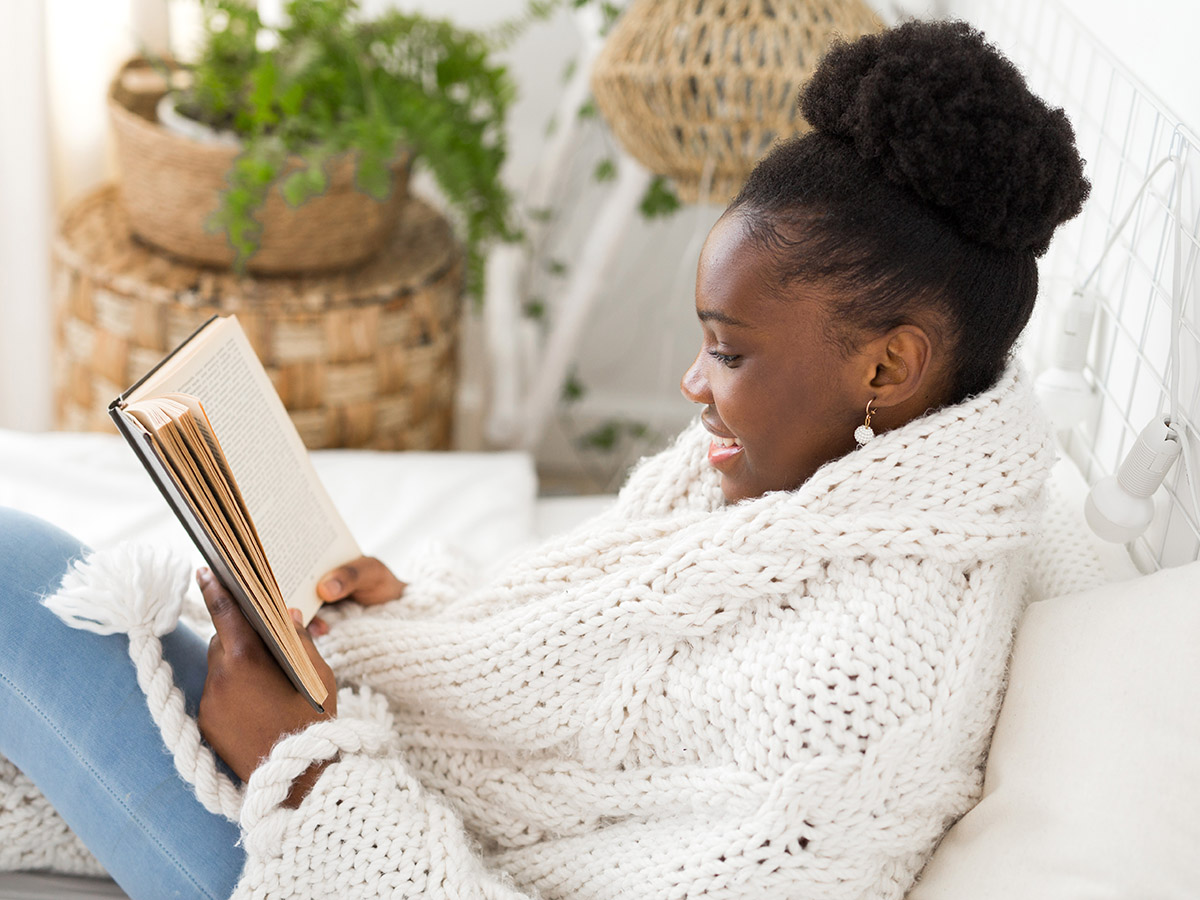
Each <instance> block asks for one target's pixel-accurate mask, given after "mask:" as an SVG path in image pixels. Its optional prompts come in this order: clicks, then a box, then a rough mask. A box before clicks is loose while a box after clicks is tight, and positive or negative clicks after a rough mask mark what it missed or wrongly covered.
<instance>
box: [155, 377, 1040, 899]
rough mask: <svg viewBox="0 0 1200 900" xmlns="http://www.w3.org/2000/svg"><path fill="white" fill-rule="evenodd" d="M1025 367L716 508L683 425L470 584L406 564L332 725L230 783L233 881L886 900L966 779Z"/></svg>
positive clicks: (1012, 566) (261, 890)
mask: <svg viewBox="0 0 1200 900" xmlns="http://www.w3.org/2000/svg"><path fill="white" fill-rule="evenodd" d="M1024 381H1025V380H1024V379H1023V378H1021V377H1018V376H1016V375H1014V374H1013V373H1011V372H1010V373H1009V374H1007V375H1006V376H1005V377H1004V378H1003V379H1002V380H1001V382H1000V383H999V384H998V385H997V386H996V387H995V388H994V389H992V390H991V391H989V392H987V393H985V394H983V395H980V396H979V397H976V398H973V399H971V400H968V401H967V402H965V403H963V404H960V405H958V406H955V407H951V408H948V409H944V410H941V411H937V412H934V413H931V414H929V415H928V416H926V417H924V418H922V419H920V420H918V421H915V422H913V423H910V424H909V425H907V426H905V427H904V428H901V429H897V430H895V431H892V432H888V433H885V434H883V435H881V436H879V437H877V438H876V439H875V440H874V441H872V442H871V443H870V444H868V445H867V446H866V447H865V448H863V449H860V450H858V451H855V452H854V453H851V454H849V455H848V456H846V457H844V458H842V459H840V460H836V461H834V462H832V463H830V464H828V465H827V466H825V467H823V468H822V469H821V470H819V471H818V472H817V473H816V474H815V475H814V476H813V477H812V478H811V479H810V480H809V481H808V482H807V483H806V484H804V485H803V486H802V487H801V488H799V489H798V490H796V491H793V492H779V493H772V494H768V495H766V496H763V497H761V498H758V499H755V500H751V501H746V502H743V503H740V504H737V505H732V506H726V505H723V503H722V501H721V495H720V490H719V485H718V480H717V478H716V476H715V473H714V472H713V471H712V469H711V468H710V467H709V466H708V464H707V462H706V459H705V452H706V449H707V445H708V438H707V435H706V434H705V433H704V432H703V431H702V430H701V429H699V428H698V427H693V428H691V429H689V430H688V431H686V432H685V433H684V434H683V435H682V436H681V437H680V439H679V440H678V441H677V442H676V443H675V445H674V446H672V447H671V448H669V449H668V450H666V451H664V452H663V453H662V454H660V455H658V456H656V457H654V458H652V459H650V460H647V461H645V462H644V463H643V464H642V465H641V466H640V467H639V468H638V469H637V470H636V471H635V473H634V474H633V475H632V476H631V478H630V480H629V482H628V484H627V485H626V487H625V489H624V490H623V491H622V493H621V496H620V499H619V501H618V503H617V505H616V507H615V508H614V509H613V510H612V511H611V512H610V513H608V514H606V515H604V516H602V517H601V518H599V519H597V520H595V521H593V522H591V523H588V524H587V525H585V526H582V527H580V528H579V529H577V530H576V531H574V532H573V533H571V534H568V535H565V536H563V537H561V538H559V539H557V540H554V541H552V542H551V543H549V544H547V545H545V546H543V547H541V548H540V549H538V550H536V551H534V552H532V553H530V554H528V555H526V556H524V557H523V558H521V559H519V560H517V561H515V562H514V563H513V564H512V565H511V566H510V567H509V568H508V569H507V571H506V572H505V573H504V574H503V576H502V577H501V578H500V579H498V580H496V581H493V582H492V583H490V584H488V585H487V586H484V587H480V588H476V589H474V590H468V589H467V588H466V587H465V586H464V583H463V581H462V572H461V570H460V569H456V568H454V567H452V566H445V567H436V566H433V565H430V564H429V560H426V561H425V565H424V566H423V568H424V570H425V571H424V577H423V578H421V579H420V580H414V581H413V582H412V583H411V584H410V587H409V590H408V593H407V596H406V597H405V598H404V599H403V600H401V601H398V602H395V603H392V604H388V605H386V606H383V607H375V608H371V609H362V608H355V607H351V608H349V609H347V610H345V611H340V612H338V613H337V614H336V618H337V621H336V622H335V624H334V627H333V629H332V631H331V633H330V634H329V636H328V637H327V638H326V639H325V640H324V641H323V643H322V645H321V649H322V651H323V653H325V655H326V658H327V659H328V660H329V662H330V663H331V665H332V666H333V668H334V670H335V672H337V673H338V676H339V678H340V679H341V680H342V681H343V682H344V684H345V685H346V686H345V687H344V688H343V689H342V692H341V695H340V701H339V705H340V715H339V717H338V719H337V720H335V721H330V722H324V723H320V724H318V725H314V726H313V727H311V728H309V729H308V730H306V731H304V732H302V733H300V734H296V735H292V736H289V737H287V738H285V739H283V740H282V741H280V743H279V744H278V745H277V746H276V747H275V749H274V751H273V752H272V754H271V756H270V758H269V760H268V761H267V762H266V763H264V764H263V765H262V766H261V767H260V768H259V770H258V771H257V772H255V774H254V776H253V777H252V778H251V780H250V782H249V784H248V785H247V786H246V789H245V797H244V803H243V805H242V806H241V810H240V816H241V824H242V827H243V831H244V841H245V847H246V850H247V852H248V862H247V866H246V869H245V872H244V873H243V878H242V881H241V883H240V885H239V887H238V890H237V893H236V896H237V897H242V898H251V897H253V898H267V897H271V898H277V897H332V896H336V897H346V898H351V897H379V896H385V897H393V896H394V897H418V896H419V897H432V898H439V897H444V898H450V897H456V898H457V897H488V898H509V897H511V898H517V897H525V896H540V897H544V898H614V900H615V898H622V900H626V898H629V897H639V898H683V897H699V896H709V897H713V898H734V897H753V898H755V900H765V898H775V897H778V898H791V900H794V898H868V897H869V898H872V900H887V898H899V897H901V896H902V895H903V893H904V892H905V890H906V889H907V888H908V886H909V885H910V884H911V882H912V880H913V878H914V877H915V875H916V873H917V871H918V870H919V869H920V867H921V865H922V863H923V861H924V859H925V858H926V856H927V854H928V853H929V852H930V851H931V849H932V847H933V845H934V843H935V841H936V840H937V838H938V837H939V835H940V834H941V833H942V831H943V829H944V828H945V827H946V826H947V825H948V824H949V823H950V822H951V821H952V820H953V819H954V818H955V817H957V816H958V815H960V814H961V813H963V812H964V811H965V810H966V809H967V808H968V807H969V806H970V805H971V803H972V801H973V799H974V798H975V797H976V796H977V793H978V790H979V787H980V780H981V779H980V769H979V765H980V763H981V761H982V758H983V754H984V751H985V748H986V744H987V740H988V736H989V733H990V730H991V727H992V722H993V718H994V715H995V712H996V708H997V703H998V699H999V693H1000V688H1001V684H1002V681H1003V675H1004V669H1005V662H1006V658H1007V654H1008V650H1009V644H1010V639H1011V634H1012V629H1013V626H1014V623H1015V620H1016V617H1017V615H1018V613H1019V611H1020V607H1021V596H1022V583H1021V582H1022V576H1021V570H1022V561H1023V551H1024V550H1025V549H1026V548H1027V545H1028V543H1029V541H1030V539H1031V537H1032V535H1033V531H1034V528H1035V526H1036V520H1037V515H1038V508H1039V497H1040V495H1041V491H1042V485H1043V482H1044V480H1045V478H1046V475H1047V473H1048V471H1049V467H1050V463H1051V457H1052V453H1051V451H1050V449H1049V443H1048V440H1047V436H1046V430H1045V427H1044V425H1043V424H1042V422H1041V420H1040V417H1039V416H1037V415H1036V413H1035V412H1034V411H1033V405H1032V401H1031V399H1030V397H1029V396H1028V391H1027V389H1026V385H1025V383H1024ZM401 574H402V575H403V574H410V573H403V572H402V573H401ZM410 577H411V575H410ZM152 702H153V701H152ZM171 734H173V735H174V736H175V738H174V739H175V741H176V742H177V743H178V742H180V741H184V740H191V738H190V737H188V736H187V735H185V734H184V730H183V729H175V730H174V731H172V732H171ZM173 749H175V752H176V757H177V759H178V758H179V756H180V751H179V749H178V748H177V747H173ZM184 758H190V757H188V756H187V754H184ZM326 759H331V760H334V762H333V763H332V764H331V765H330V766H329V767H328V768H327V769H326V770H325V772H324V774H323V775H322V776H321V778H320V779H319V780H318V782H317V784H316V786H315V788H314V789H313V791H312V793H311V794H310V795H309V796H308V797H307V799H306V800H305V801H304V802H303V804H302V805H301V807H300V808H299V809H298V810H288V809H285V808H283V807H281V806H280V805H279V804H280V801H281V800H282V799H283V798H284V796H285V795H286V793H287V790H288V786H289V785H290V783H291V780H292V778H294V777H295V775H296V774H298V773H299V772H302V771H304V770H305V769H306V768H307V767H308V766H309V765H310V764H311V763H312V762H314V761H317V760H326ZM212 790H213V788H212V786H211V785H209V786H206V787H204V788H200V789H199V792H200V793H201V794H204V793H205V791H212ZM205 802H206V803H212V802H216V800H215V797H214V796H209V797H206V798H205Z"/></svg>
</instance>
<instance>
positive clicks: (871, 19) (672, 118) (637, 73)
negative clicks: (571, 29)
mask: <svg viewBox="0 0 1200 900" xmlns="http://www.w3.org/2000/svg"><path fill="white" fill-rule="evenodd" d="M881 24H882V23H881V22H880V21H879V20H878V19H877V18H876V17H875V16H874V14H873V13H872V12H871V11H870V9H869V8H868V7H867V6H866V5H865V4H863V3H862V0H808V2H805V0H722V2H720V3H715V2H708V0H634V2H633V3H631V4H630V6H629V8H628V9H627V10H626V11H625V13H624V14H623V15H622V16H621V18H620V20H619V21H618V22H617V24H616V26H615V27H614V28H613V30H612V32H611V34H610V35H609V36H608V39H607V41H605V44H604V47H603V49H602V50H601V51H600V55H599V56H598V57H597V59H596V63H595V66H594V67H593V70H592V92H593V93H594V94H595V97H596V105H597V106H598V107H599V109H600V111H601V113H603V115H604V118H605V119H606V120H607V121H608V123H609V125H610V126H611V127H612V130H613V132H614V133H615V134H616V136H617V139H618V140H619V141H620V142H621V144H622V146H623V147H624V148H625V149H626V150H627V151H629V153H630V154H632V155H633V156H634V157H635V158H637V159H638V160H639V161H641V162H642V163H643V164H644V165H645V166H646V167H647V168H649V169H650V170H651V171H653V172H655V173H657V174H660V175H667V176H669V177H670V178H671V179H672V180H673V181H674V182H675V185H676V189H677V190H678V193H679V196H680V197H681V198H682V199H683V200H685V201H687V202H689V203H694V202H697V201H698V200H706V201H710V202H713V203H725V202H726V201H728V200H729V199H730V198H731V197H732V196H733V195H734V194H736V193H737V191H738V189H739V188H740V187H741V185H742V182H743V181H745V179H746V176H747V175H749V174H750V170H751V169H752V168H753V167H754V164H755V163H756V162H757V161H758V160H759V159H760V158H761V157H762V156H763V155H764V154H765V153H766V152H767V151H768V150H769V149H770V148H771V145H772V144H773V143H774V142H775V141H776V139H778V138H780V137H787V136H790V135H792V134H795V133H797V132H798V131H800V130H801V129H802V128H803V125H804V122H803V119H802V118H801V116H800V113H799V110H798V109H797V108H796V95H797V92H798V90H799V88H800V86H801V85H802V84H803V83H804V81H805V80H807V78H808V77H809V76H810V75H811V74H812V71H813V68H814V67H815V65H816V63H817V61H818V59H819V57H820V55H821V53H822V52H823V51H824V49H825V47H826V46H827V45H828V44H829V42H830V40H832V39H833V38H834V37H845V38H854V37H858V36H859V35H862V34H867V33H870V32H872V31H878V30H879V28H880V27H881ZM708 173H710V174H708ZM706 177H711V179H712V180H711V187H710V188H709V190H708V191H707V192H706V195H705V196H703V197H701V196H700V194H701V191H702V189H703V186H704V185H703V182H704V181H705V179H706Z"/></svg>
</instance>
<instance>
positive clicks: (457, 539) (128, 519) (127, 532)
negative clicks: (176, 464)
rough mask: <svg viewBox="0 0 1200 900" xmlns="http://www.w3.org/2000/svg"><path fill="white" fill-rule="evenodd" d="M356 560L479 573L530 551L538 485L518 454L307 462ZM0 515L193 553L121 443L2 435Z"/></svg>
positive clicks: (344, 456)
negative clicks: (471, 567) (437, 560)
mask: <svg viewBox="0 0 1200 900" xmlns="http://www.w3.org/2000/svg"><path fill="white" fill-rule="evenodd" d="M312 457H313V463H314V465H315V466H316V469H317V472H318V474H319V475H320V476H321V480H322V481H323V482H324V484H325V487H326V488H327V489H328V490H329V493H330V495H331V496H332V497H333V501H334V503H335V505H336V506H337V507H338V509H339V510H340V511H341V513H342V515H343V517H344V518H345V519H346V522H347V523H348V524H349V526H350V530H351V531H352V532H353V533H354V535H355V537H356V538H357V539H358V542H359V546H360V547H362V549H363V552H364V553H366V554H368V555H372V556H378V557H380V558H381V559H384V560H385V561H386V560H393V559H396V558H399V557H402V556H404V555H406V553H407V552H409V551H410V550H411V548H412V547H413V546H416V545H417V544H419V543H422V542H426V541H430V540H436V541H446V542H449V543H452V544H454V545H456V546H458V547H459V549H460V550H462V551H463V552H464V553H466V554H467V555H468V556H469V557H470V558H472V559H474V560H475V561H477V562H479V563H482V564H490V563H494V562H496V561H497V560H499V559H501V558H503V557H504V556H506V555H507V554H509V553H511V552H512V551H514V550H516V549H518V548H519V547H520V546H521V545H523V544H525V543H527V542H528V541H530V540H532V539H533V538H534V536H535V531H534V524H535V519H534V504H535V499H536V495H537V479H536V476H535V474H534V469H533V463H532V460H531V459H530V457H529V456H528V454H525V453H380V452H372V451H364V450H319V451H316V452H315V453H313V454H312ZM0 505H3V506H11V507H14V508H16V509H20V510H24V511H27V512H31V513H35V514H37V515H39V516H41V517H42V518H44V519H48V520H49V521H51V522H53V523H54V524H56V525H58V526H59V527H61V528H64V529H65V530H67V531H69V532H70V533H72V534H74V535H76V536H77V537H79V538H80V539H81V540H83V541H84V542H85V543H87V544H89V545H91V546H93V547H96V548H101V547H106V546H109V545H111V544H114V543H118V542H120V541H123V540H131V539H138V540H148V541H153V542H155V543H160V544H166V545H171V546H174V547H178V548H180V549H181V550H182V551H184V552H187V553H191V554H192V555H193V556H195V558H196V559H197V560H198V559H199V557H198V555H196V554H195V550H194V548H192V545H191V542H190V541H189V540H188V538H187V535H186V534H185V533H184V531H183V529H182V527H180V526H179V524H178V523H177V522H176V521H175V519H174V516H173V515H172V514H171V511H170V510H169V509H168V507H167V505H166V503H165V502H164V501H163V499H162V497H161V496H160V495H159V493H158V489H157V488H156V487H155V486H154V484H153V482H152V481H151V480H150V478H149V477H148V476H147V475H146V473H145V471H144V470H143V469H142V466H141V463H140V462H138V460H137V458H136V457H135V456H134V455H133V453H132V451H131V450H130V449H129V448H128V447H127V446H125V442H124V441H123V440H122V439H121V438H120V437H118V436H116V435H104V434H69V433H55V434H38V435H34V434H26V433H23V432H13V431H3V430H0Z"/></svg>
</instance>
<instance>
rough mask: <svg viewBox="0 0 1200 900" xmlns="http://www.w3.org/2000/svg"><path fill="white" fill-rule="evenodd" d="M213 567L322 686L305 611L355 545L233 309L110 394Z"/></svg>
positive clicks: (274, 641)
mask: <svg viewBox="0 0 1200 900" xmlns="http://www.w3.org/2000/svg"><path fill="white" fill-rule="evenodd" d="M109 415H111V416H112V419H113V421H114V422H116V425H117V428H118V429H119V430H120V432H121V433H122V434H123V435H124V436H125V438H126V440H128V441H129V443H130V445H131V446H132V447H133V449H134V451H135V452H136V453H137V454H138V456H139V457H140V458H141V460H142V462H143V463H144V464H145V466H146V469H147V471H148V472H149V473H150V475H151V477H152V478H153V479H154V481H155V483H156V484H157V485H158V487H159V490H161V491H162V494H163V496H164V497H165V498H166V500H167V503H168V504H169V505H170V506H171V509H172V510H174V512H175V515H176V516H178V518H179V521H180V522H181V523H183V527H184V528H185V529H186V530H187V532H188V534H189V535H190V536H191V538H192V540H193V541H194V542H195V544H196V546H197V547H198V548H199V550H200V553H201V554H202V555H203V556H204V559H205V560H206V561H207V562H208V564H209V566H210V567H211V568H212V570H213V573H214V575H216V577H217V579H218V580H219V581H220V582H221V584H223V585H224V586H225V588H226V590H228V591H229V593H230V594H231V595H232V596H233V597H234V599H235V600H236V601H237V602H238V605H239V606H240V607H241V608H242V611H243V612H244V613H245V615H246V618H247V619H249V620H250V623H251V624H252V625H253V626H254V629H255V630H256V631H257V632H258V633H259V635H260V636H261V637H262V639H263V641H264V642H265V643H266V645H267V647H268V648H269V649H270V650H271V653H272V654H273V655H274V656H275V658H276V659H277V660H278V661H279V664H280V665H281V666H282V667H283V670H284V671H285V672H287V674H288V677H289V678H291V680H292V682H293V683H294V684H295V685H296V688H297V689H298V690H299V691H300V692H301V693H302V694H304V696H305V697H307V698H308V700H309V702H311V703H312V704H313V705H314V706H316V707H317V708H318V709H320V708H321V706H322V704H323V703H324V702H325V696H326V690H325V686H324V684H323V683H322V681H321V679H320V676H318V675H317V672H316V669H315V668H314V666H313V664H312V662H311V661H310V660H309V658H308V654H307V653H305V651H304V646H303V644H302V643H301V642H300V639H299V637H298V636H297V635H296V631H295V627H294V625H293V624H292V620H291V617H290V615H289V614H288V608H289V607H294V608H297V609H299V610H300V611H301V612H302V613H303V615H304V621H305V622H308V621H309V620H310V619H311V618H312V617H313V615H314V614H315V613H316V611H317V609H318V608H319V607H320V605H321V601H320V599H319V598H318V597H317V591H316V586H317V581H318V580H319V579H320V577H321V575H323V574H324V573H325V572H327V571H329V570H330V569H332V568H334V567H336V566H338V565H341V564H342V563H344V562H346V561H348V560H351V559H354V558H355V557H358V556H360V555H361V552H360V550H359V549H358V545H357V544H356V543H355V540H354V538H353V537H352V536H351V534H350V530H349V529H348V528H347V527H346V524H345V522H343V521H342V518H341V516H339V515H338V513H337V510H336V509H334V507H333V503H332V502H331V501H330V499H329V495H328V494H327V493H326V491H325V488H324V487H323V486H322V485H321V482H320V480H319V479H318V477H317V473H316V471H315V470H314V469H313V467H312V463H311V462H310V460H309V458H308V451H307V450H306V449H305V447H304V442H303V441H301V440H300V435H299V434H297V433H296V427H295V426H294V425H293V424H292V421H291V419H290V418H288V414H287V410H286V409H284V406H283V403H282V401H281V400H280V399H279V395H278V394H277V393H276V392H275V388H274V386H273V385H272V384H271V380H270V378H268V376H267V373H266V371H265V370H264V369H263V367H262V363H260V362H259V360H258V357H257V356H256V355H255V353H254V350H253V348H251V346H250V342H249V341H248V340H247V339H246V335H245V333H244V332H243V331H242V328H241V326H240V325H239V324H238V321H237V318H236V317H235V316H230V317H227V318H221V317H213V318H212V319H209V320H208V322H206V323H205V324H204V325H203V326H202V327H201V328H200V329H199V330H198V331H196V332H195V333H194V334H193V335H192V336H191V337H189V338H188V339H187V340H186V341H184V342H183V343H182V344H181V345H180V346H179V347H177V348H176V349H175V350H174V351H173V352H172V353H171V354H170V355H169V356H167V358H166V359H164V360H163V361H162V362H161V363H159V364H158V365H157V366H156V367H155V368H154V369H152V370H151V371H150V372H149V374H147V375H146V376H145V377H143V378H142V379H141V381H139V382H138V383H137V384H135V385H134V386H133V387H131V388H130V389H129V390H128V391H126V392H125V393H123V394H122V395H121V396H120V397H118V398H117V399H116V400H114V401H113V402H112V404H111V405H110V406H109Z"/></svg>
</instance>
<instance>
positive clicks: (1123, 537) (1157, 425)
mask: <svg viewBox="0 0 1200 900" xmlns="http://www.w3.org/2000/svg"><path fill="white" fill-rule="evenodd" d="M1179 453H1180V446H1179V437H1178V436H1177V435H1176V434H1175V432H1174V431H1173V430H1172V429H1171V419H1170V417H1166V416H1164V417H1163V418H1161V419H1154V420H1153V421H1152V422H1151V423H1150V424H1149V425H1147V426H1146V427H1145V428H1143V429H1142V433H1141V434H1139V435H1138V439H1137V441H1136V442H1135V443H1134V445H1133V448H1132V449H1131V450H1130V451H1129V453H1128V454H1127V455H1126V456H1125V460H1124V462H1122V463H1121V468H1120V469H1118V470H1117V474H1116V475H1109V476H1107V477H1106V478H1102V479H1100V480H1099V481H1098V482H1096V486H1095V487H1093V488H1092V490H1091V491H1090V492H1089V493H1088V498H1087V502H1086V503H1085V504H1084V508H1083V511H1084V515H1085V516H1086V518H1087V523H1088V525H1089V526H1090V527H1091V529H1092V531H1094V532H1095V533H1096V534H1097V535H1098V536H1099V537H1100V538H1101V539H1103V540H1106V541H1111V542H1113V543H1115V544H1128V543H1129V542H1130V541H1132V540H1135V539H1136V538H1137V537H1138V536H1139V535H1140V534H1141V533H1142V532H1143V531H1145V530H1146V528H1147V527H1148V526H1149V525H1150V522H1151V521H1152V520H1153V519H1154V500H1153V499H1152V495H1153V494H1154V492H1155V491H1156V490H1158V487H1159V485H1161V484H1162V483H1163V479H1164V478H1166V476H1167V471H1168V470H1169V469H1170V468H1171V465H1172V464H1173V463H1174V462H1175V460H1176V459H1178V458H1179Z"/></svg>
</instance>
